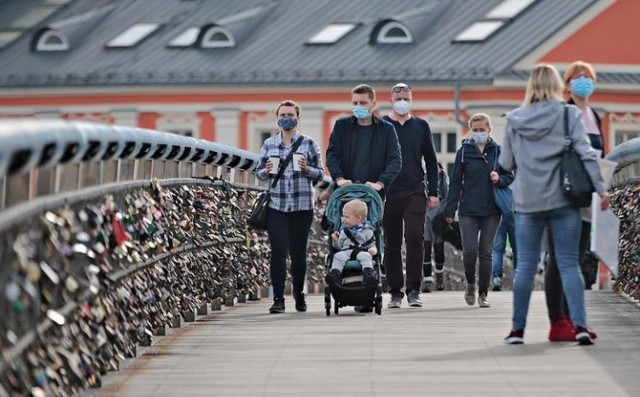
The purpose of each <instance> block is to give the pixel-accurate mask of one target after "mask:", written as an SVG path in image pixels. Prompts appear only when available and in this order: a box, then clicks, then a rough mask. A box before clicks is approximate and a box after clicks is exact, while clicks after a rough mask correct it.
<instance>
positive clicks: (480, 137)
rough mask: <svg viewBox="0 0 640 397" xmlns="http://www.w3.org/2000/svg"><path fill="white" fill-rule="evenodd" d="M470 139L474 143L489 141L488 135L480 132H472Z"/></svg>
mask: <svg viewBox="0 0 640 397" xmlns="http://www.w3.org/2000/svg"><path fill="white" fill-rule="evenodd" d="M471 138H472V139H473V140H474V142H477V143H485V142H486V141H488V140H489V135H487V134H485V133H482V132H474V133H473V135H472V136H471Z"/></svg>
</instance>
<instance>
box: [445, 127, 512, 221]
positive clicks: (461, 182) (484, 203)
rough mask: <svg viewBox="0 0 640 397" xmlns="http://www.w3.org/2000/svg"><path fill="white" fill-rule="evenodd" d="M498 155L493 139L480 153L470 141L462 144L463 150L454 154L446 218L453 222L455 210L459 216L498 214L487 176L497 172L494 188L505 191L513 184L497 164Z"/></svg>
mask: <svg viewBox="0 0 640 397" xmlns="http://www.w3.org/2000/svg"><path fill="white" fill-rule="evenodd" d="M499 155H500V145H498V144H497V143H496V142H495V141H494V140H493V139H491V138H489V142H487V145H486V146H485V148H484V151H483V152H482V153H481V152H480V149H479V148H478V146H476V144H475V142H474V141H473V139H469V140H465V141H463V142H462V147H461V148H460V149H458V151H457V152H456V160H455V163H454V164H453V171H452V173H451V180H450V181H449V193H448V195H447V204H446V206H445V209H444V216H445V217H446V218H453V217H454V216H455V213H456V210H458V211H459V215H465V216H488V215H493V214H499V213H500V208H498V206H497V205H496V203H495V199H494V194H493V187H494V184H493V182H491V179H490V177H489V174H490V173H491V171H494V170H495V171H497V172H498V174H500V180H499V181H498V183H497V186H500V187H507V186H509V185H510V184H511V182H513V173H512V172H509V171H505V170H504V169H502V167H500V166H499V165H498V164H497V160H498V156H499Z"/></svg>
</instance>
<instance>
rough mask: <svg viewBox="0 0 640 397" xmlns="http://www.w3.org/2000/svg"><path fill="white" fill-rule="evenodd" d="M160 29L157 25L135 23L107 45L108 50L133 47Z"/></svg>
mask: <svg viewBox="0 0 640 397" xmlns="http://www.w3.org/2000/svg"><path fill="white" fill-rule="evenodd" d="M159 27H160V24H157V23H137V24H135V25H133V26H131V27H129V28H128V29H127V30H125V31H124V32H122V33H120V34H119V35H117V36H116V37H114V38H113V39H111V41H109V42H108V43H107V47H110V48H128V47H134V46H135V45H137V44H139V43H140V42H141V41H142V40H144V39H145V38H147V37H148V36H149V35H150V34H151V33H153V32H155V31H156V30H157V29H158V28H159Z"/></svg>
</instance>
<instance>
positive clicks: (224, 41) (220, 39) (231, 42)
mask: <svg viewBox="0 0 640 397" xmlns="http://www.w3.org/2000/svg"><path fill="white" fill-rule="evenodd" d="M235 45H236V40H235V39H234V38H233V35H232V34H231V32H229V31H228V30H227V29H225V28H223V27H221V26H212V27H210V28H209V29H208V30H207V31H206V32H204V34H203V35H202V40H201V41H200V47H202V48H224V47H235Z"/></svg>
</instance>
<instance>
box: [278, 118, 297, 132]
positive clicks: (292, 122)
mask: <svg viewBox="0 0 640 397" xmlns="http://www.w3.org/2000/svg"><path fill="white" fill-rule="evenodd" d="M297 125H298V119H295V118H293V117H281V118H279V119H278V127H280V128H282V129H283V130H285V131H291V130H292V129H294V128H296V126H297Z"/></svg>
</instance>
